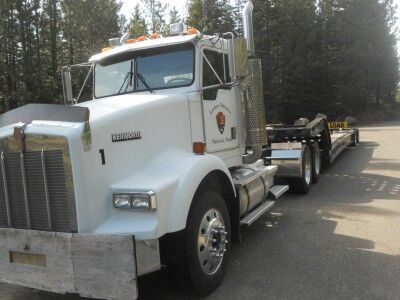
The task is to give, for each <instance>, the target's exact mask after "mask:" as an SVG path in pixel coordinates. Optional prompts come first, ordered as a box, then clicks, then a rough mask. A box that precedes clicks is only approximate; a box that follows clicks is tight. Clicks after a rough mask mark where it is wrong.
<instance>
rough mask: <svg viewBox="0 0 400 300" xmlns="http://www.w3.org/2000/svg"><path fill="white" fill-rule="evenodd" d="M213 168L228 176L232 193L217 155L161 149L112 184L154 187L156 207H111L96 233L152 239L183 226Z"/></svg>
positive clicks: (125, 189) (126, 189)
mask: <svg viewBox="0 0 400 300" xmlns="http://www.w3.org/2000/svg"><path fill="white" fill-rule="evenodd" d="M215 170H218V171H221V172H223V173H224V174H225V175H226V176H227V178H229V181H230V183H231V186H232V191H233V193H235V189H234V185H233V182H232V177H231V174H230V172H229V170H228V168H227V167H226V166H225V164H224V162H223V161H222V160H221V159H220V158H218V157H216V156H214V155H209V154H205V155H194V154H193V153H188V152H187V151H183V150H180V149H169V150H164V151H163V152H161V153H160V155H158V156H157V157H156V158H155V159H154V160H152V161H151V162H150V163H149V164H148V165H147V167H146V168H144V169H142V170H140V171H138V172H137V173H136V174H134V175H133V176H131V177H129V178H126V179H124V180H123V181H122V182H119V183H116V184H114V185H113V186H112V187H111V190H112V192H129V191H132V190H143V189H149V190H153V191H155V193H156V197H157V209H156V211H155V212H131V211H118V210H115V209H114V210H113V212H112V215H111V216H110V217H109V218H108V219H107V220H105V222H103V223H102V224H101V225H100V226H99V227H97V228H96V229H95V233H98V234H112V233H118V234H134V235H135V236H136V237H137V238H138V239H155V238H160V237H162V236H163V235H165V234H167V233H173V232H177V231H180V230H183V229H185V228H186V222H187V217H188V214H189V210H190V206H191V204H192V201H193V198H194V195H195V193H196V191H197V189H198V187H199V186H200V184H201V182H202V181H203V179H204V178H205V177H206V176H207V175H208V174H209V173H211V172H212V171H215ZM133 230H134V231H133Z"/></svg>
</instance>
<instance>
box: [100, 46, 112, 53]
mask: <svg viewBox="0 0 400 300" xmlns="http://www.w3.org/2000/svg"><path fill="white" fill-rule="evenodd" d="M111 49H112V48H111V47H105V48H103V49H101V52H103V53H104V52H107V51H110V50H111Z"/></svg>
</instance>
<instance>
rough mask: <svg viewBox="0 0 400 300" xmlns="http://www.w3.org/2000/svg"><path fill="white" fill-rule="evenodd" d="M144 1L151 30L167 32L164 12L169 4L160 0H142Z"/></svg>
mask: <svg viewBox="0 0 400 300" xmlns="http://www.w3.org/2000/svg"><path fill="white" fill-rule="evenodd" d="M142 3H143V5H144V7H145V8H146V12H147V17H148V18H149V20H150V24H149V25H150V32H151V33H154V32H158V33H165V32H167V25H166V22H165V17H164V14H165V12H166V11H167V8H168V5H167V4H162V3H161V2H160V1H159V0H142Z"/></svg>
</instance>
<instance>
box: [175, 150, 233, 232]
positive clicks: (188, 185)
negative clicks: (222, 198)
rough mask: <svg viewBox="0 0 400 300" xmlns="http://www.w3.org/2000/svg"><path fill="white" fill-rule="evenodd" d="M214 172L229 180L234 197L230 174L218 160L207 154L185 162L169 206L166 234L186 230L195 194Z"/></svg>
mask: <svg viewBox="0 0 400 300" xmlns="http://www.w3.org/2000/svg"><path fill="white" fill-rule="evenodd" d="M215 170H218V171H222V172H223V173H224V174H225V175H226V176H227V178H229V181H230V183H231V187H232V191H233V193H234V194H235V196H236V191H235V188H234V184H233V181H232V177H231V174H230V172H229V170H228V168H227V167H226V166H225V164H224V162H223V161H222V160H221V159H220V158H218V157H217V156H214V155H208V154H206V155H198V156H195V159H191V160H188V161H187V165H186V169H184V170H182V171H183V173H181V174H182V175H181V177H180V178H181V180H180V182H179V186H178V188H177V190H176V194H175V196H174V198H173V200H172V202H171V205H170V211H169V216H168V220H169V222H168V233H171V232H176V231H179V230H182V229H185V228H186V222H187V218H188V215H189V210H190V207H191V204H192V201H193V198H194V196H195V193H196V191H197V189H198V187H199V186H200V184H201V183H202V181H203V179H204V178H206V176H207V175H208V174H210V173H211V172H212V171H215Z"/></svg>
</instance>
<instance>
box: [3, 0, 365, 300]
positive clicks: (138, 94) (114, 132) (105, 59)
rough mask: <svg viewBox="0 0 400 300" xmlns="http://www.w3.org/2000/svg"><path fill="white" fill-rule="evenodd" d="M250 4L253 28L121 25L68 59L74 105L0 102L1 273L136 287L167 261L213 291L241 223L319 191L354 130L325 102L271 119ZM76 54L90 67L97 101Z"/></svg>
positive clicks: (60, 287) (58, 287) (67, 289)
mask: <svg viewBox="0 0 400 300" xmlns="http://www.w3.org/2000/svg"><path fill="white" fill-rule="evenodd" d="M252 11H253V4H252V2H251V1H248V2H247V4H246V6H245V8H244V11H243V21H244V22H243V23H244V32H245V39H242V38H236V37H234V35H233V34H232V33H226V34H223V35H218V36H207V35H203V34H201V33H200V32H199V31H198V30H196V29H194V28H188V29H187V30H185V29H184V27H183V25H182V24H174V25H172V26H171V36H169V37H162V36H160V35H159V34H156V33H153V34H151V35H150V36H142V37H138V38H129V37H128V36H127V35H124V36H123V37H122V38H117V39H111V40H110V47H107V48H105V49H103V51H102V52H101V53H99V54H96V55H94V56H93V57H92V58H91V59H90V61H89V62H88V63H85V64H80V65H76V66H67V67H65V68H63V69H62V72H61V73H62V81H63V86H64V96H65V105H38V104H36V105H28V106H25V107H22V108H19V109H16V110H13V111H10V112H8V113H5V114H3V115H1V116H0V154H1V157H0V158H1V165H0V236H1V239H0V281H2V282H7V283H11V284H17V285H22V286H27V287H31V288H36V289H42V290H49V291H53V292H57V293H77V294H80V295H82V296H86V297H91V298H106V299H135V298H137V297H138V289H137V278H138V277H139V276H142V275H145V274H148V273H151V272H154V271H157V270H159V269H161V268H162V267H163V266H166V267H167V270H168V271H169V272H170V273H171V278H173V279H175V280H176V283H177V285H178V286H181V287H185V288H190V289H192V290H193V291H195V292H196V293H198V294H200V295H208V294H210V293H212V292H213V291H214V290H215V289H216V288H217V287H218V286H219V285H220V284H221V282H222V281H223V277H224V274H225V272H226V267H227V264H228V258H229V254H230V250H231V247H232V243H233V242H235V241H236V242H240V228H241V226H243V225H245V226H249V225H251V224H253V223H254V222H255V221H256V220H257V219H258V218H260V217H261V216H262V215H263V214H264V213H265V212H267V211H268V210H270V209H271V208H272V207H273V206H274V204H275V201H276V199H278V198H279V197H280V196H282V195H283V194H284V193H285V192H287V191H288V190H289V189H293V190H295V191H298V192H300V193H307V192H308V191H309V189H310V188H311V185H312V184H313V183H316V182H317V181H318V179H319V175H320V172H321V168H322V167H323V166H325V165H327V164H330V163H332V162H333V161H334V160H335V159H336V157H337V156H338V155H339V154H340V153H341V152H342V151H343V149H345V148H346V147H347V146H349V145H352V146H354V145H355V144H356V143H357V142H358V131H357V130H354V129H343V130H330V129H329V127H328V123H327V121H326V119H324V118H317V119H315V120H313V121H312V122H306V121H304V120H303V121H304V122H303V123H302V124H300V125H295V126H285V125H274V126H272V125H267V124H266V121H265V114H264V113H265V110H264V98H263V94H264V92H263V90H264V89H263V86H262V68H261V60H260V59H259V58H257V57H256V55H255V54H256V52H255V48H254V39H253V25H252ZM76 68H85V70H86V71H87V76H86V77H85V78H86V79H85V82H84V85H85V84H87V83H88V82H89V81H91V80H92V83H91V87H92V97H91V99H90V100H88V101H81V96H82V94H83V93H82V91H83V87H82V88H81V89H79V92H78V93H75V92H76V91H73V88H72V83H71V77H72V76H73V75H74V71H75V69H76ZM74 94H78V97H77V98H76V99H75V98H74Z"/></svg>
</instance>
